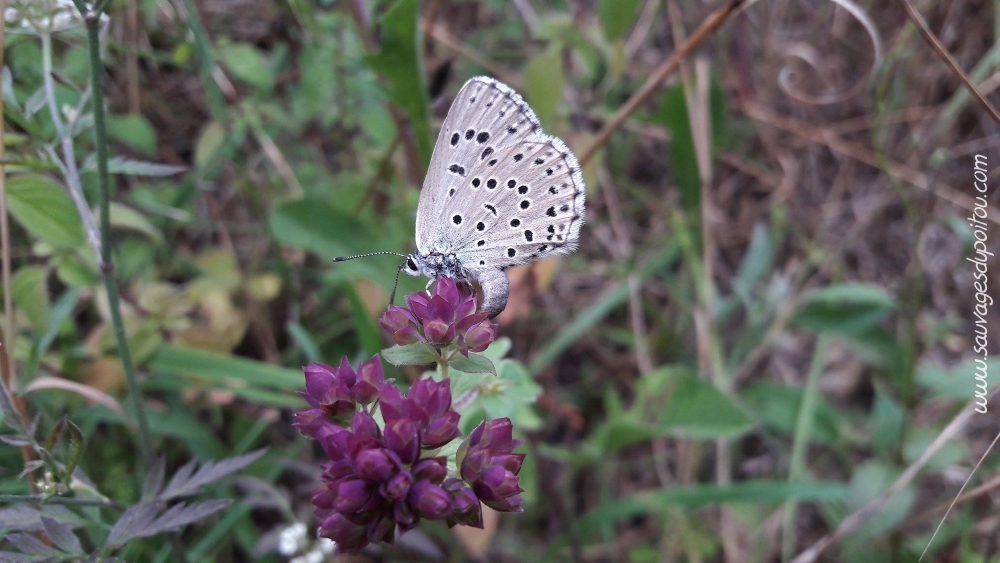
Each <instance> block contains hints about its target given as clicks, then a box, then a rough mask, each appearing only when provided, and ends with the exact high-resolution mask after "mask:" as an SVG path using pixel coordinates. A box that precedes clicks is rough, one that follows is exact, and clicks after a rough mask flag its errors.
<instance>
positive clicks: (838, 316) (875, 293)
mask: <svg viewBox="0 0 1000 563" xmlns="http://www.w3.org/2000/svg"><path fill="white" fill-rule="evenodd" d="M895 308H896V302H895V300H894V299H893V298H892V296H891V295H889V294H888V293H887V292H886V291H885V290H884V289H882V288H881V287H878V286H876V285H872V284H866V283H842V284H836V285H831V286H827V287H823V288H820V289H817V290H815V291H813V292H811V293H810V294H808V295H807V296H806V297H805V299H804V300H803V303H802V306H801V308H800V309H799V312H798V314H797V315H796V317H795V322H796V324H798V325H799V326H803V327H806V328H810V329H812V330H815V331H817V332H832V333H838V334H848V335H850V334H858V333H860V332H864V331H866V330H869V329H871V328H872V327H874V326H875V325H876V324H877V323H878V322H879V321H880V320H881V319H882V317H883V316H885V314H886V313H888V312H889V311H891V310H893V309H895Z"/></svg>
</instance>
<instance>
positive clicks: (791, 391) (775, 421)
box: [740, 381, 840, 445]
mask: <svg viewBox="0 0 1000 563" xmlns="http://www.w3.org/2000/svg"><path fill="white" fill-rule="evenodd" d="M802 393H803V390H802V388H796V387H788V386H786V385H782V384H780V383H775V382H772V381H753V382H751V383H748V384H747V385H745V386H744V387H743V388H742V389H740V395H741V396H742V397H743V400H744V401H745V403H746V406H747V407H749V408H750V409H751V410H752V411H753V412H754V413H755V414H756V415H757V416H758V417H760V419H762V420H763V421H764V423H765V424H767V426H770V427H771V428H774V429H777V430H779V431H781V432H785V433H787V434H789V435H791V434H792V433H793V432H794V431H795V421H796V416H797V415H798V412H799V406H800V405H801V404H802ZM812 430H813V434H812V436H811V438H812V439H814V440H816V441H818V442H821V443H824V444H831V445H832V444H836V443H837V441H838V440H839V439H840V432H839V429H838V427H837V411H836V410H835V409H834V408H833V407H832V406H830V404H829V403H827V402H826V400H824V399H823V398H822V397H819V398H818V404H817V406H816V418H815V420H814V422H813V428H812Z"/></svg>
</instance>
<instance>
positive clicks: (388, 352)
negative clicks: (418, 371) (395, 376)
mask: <svg viewBox="0 0 1000 563" xmlns="http://www.w3.org/2000/svg"><path fill="white" fill-rule="evenodd" d="M382 357H383V358H385V361H387V362H389V363H390V364H392V365H394V366H425V365H427V364H433V363H437V361H438V355H437V353H436V352H435V351H434V349H433V348H431V347H430V346H429V345H427V344H424V343H423V342H414V343H413V344H406V345H403V346H400V345H398V344H397V345H395V346H393V347H391V348H386V349H385V350H382Z"/></svg>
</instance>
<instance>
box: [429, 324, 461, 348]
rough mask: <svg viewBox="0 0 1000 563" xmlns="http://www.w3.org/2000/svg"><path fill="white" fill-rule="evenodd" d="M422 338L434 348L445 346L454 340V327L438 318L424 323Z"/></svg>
mask: <svg viewBox="0 0 1000 563" xmlns="http://www.w3.org/2000/svg"><path fill="white" fill-rule="evenodd" d="M424 336H426V337H427V341H428V342H429V343H430V344H432V345H434V346H446V345H448V344H450V343H451V341H452V340H454V339H455V325H453V324H451V323H449V322H448V321H445V320H442V319H440V318H432V319H429V320H426V321H424Z"/></svg>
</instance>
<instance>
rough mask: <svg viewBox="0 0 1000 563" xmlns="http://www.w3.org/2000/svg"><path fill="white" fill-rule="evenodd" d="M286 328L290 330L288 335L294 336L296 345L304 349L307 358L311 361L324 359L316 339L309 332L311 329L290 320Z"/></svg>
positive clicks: (293, 339)
mask: <svg viewBox="0 0 1000 563" xmlns="http://www.w3.org/2000/svg"><path fill="white" fill-rule="evenodd" d="M285 328H286V329H287V330H288V335H289V336H291V337H292V341H293V342H295V345H296V346H298V347H299V350H302V353H303V354H304V355H305V357H306V360H308V361H310V362H320V361H323V355H322V354H321V353H320V351H319V345H318V344H316V339H314V338H313V336H312V334H309V331H308V330H306V328H305V327H304V326H302V325H301V324H299V323H297V322H293V321H289V322H288V324H287V325H285Z"/></svg>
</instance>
